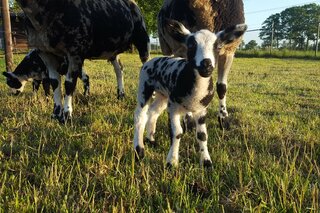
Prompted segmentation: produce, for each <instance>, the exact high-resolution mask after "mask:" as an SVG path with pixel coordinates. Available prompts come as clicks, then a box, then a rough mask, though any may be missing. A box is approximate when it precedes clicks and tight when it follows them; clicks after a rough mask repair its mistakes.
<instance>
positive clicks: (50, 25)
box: [17, 0, 150, 122]
mask: <svg viewBox="0 0 320 213" xmlns="http://www.w3.org/2000/svg"><path fill="white" fill-rule="evenodd" d="M17 2H18V4H19V5H20V6H21V8H22V10H23V11H24V13H25V15H26V17H27V34H28V41H29V45H30V46H32V47H35V48H38V49H40V50H41V53H42V54H41V58H42V59H43V61H44V63H45V64H46V66H47V68H48V70H49V76H50V80H51V84H52V86H53V88H54V101H55V105H54V114H53V116H54V117H56V118H58V119H59V120H60V121H61V122H64V121H65V119H66V118H69V117H71V116H72V111H73V108H72V96H73V93H74V90H75V86H76V82H77V78H78V76H80V75H81V68H82V66H83V62H84V59H96V58H103V59H107V60H110V61H111V62H112V64H113V66H114V68H115V71H116V75H117V80H118V96H119V97H121V96H123V95H124V89H123V77H122V70H121V66H120V65H119V62H118V58H117V56H118V54H120V53H122V52H124V51H126V50H128V49H129V48H130V47H131V45H132V44H133V45H135V46H136V48H137V49H138V51H139V55H140V59H141V61H142V62H145V61H147V59H148V57H149V46H150V44H149V36H148V33H147V31H146V26H145V22H144V19H143V16H142V14H141V11H140V9H139V8H138V6H137V5H136V3H135V2H134V1H133V0H69V1H66V0H34V1H30V0H17ZM56 56H67V58H68V62H69V67H68V72H67V74H66V80H65V92H66V95H65V98H64V106H63V105H62V100H61V86H60V84H61V82H60V80H56V79H58V78H59V77H58V75H59V74H58V73H57V72H56V70H55V69H56V64H55V63H56V62H55V61H56V60H55V57H56ZM62 106H63V107H62Z"/></svg>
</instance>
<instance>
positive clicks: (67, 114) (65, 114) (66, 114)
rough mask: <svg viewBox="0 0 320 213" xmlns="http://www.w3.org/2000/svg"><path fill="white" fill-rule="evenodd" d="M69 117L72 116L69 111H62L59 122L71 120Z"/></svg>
mask: <svg viewBox="0 0 320 213" xmlns="http://www.w3.org/2000/svg"><path fill="white" fill-rule="evenodd" d="M71 118H72V116H71V113H70V112H64V113H63V117H62V119H61V121H60V123H63V124H65V123H67V122H68V121H71Z"/></svg>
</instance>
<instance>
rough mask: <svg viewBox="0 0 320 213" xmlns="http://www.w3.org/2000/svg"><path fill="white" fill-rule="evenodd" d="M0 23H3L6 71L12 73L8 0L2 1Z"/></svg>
mask: <svg viewBox="0 0 320 213" xmlns="http://www.w3.org/2000/svg"><path fill="white" fill-rule="evenodd" d="M2 21H3V29H4V48H5V59H6V70H7V71H12V68H13V54H12V37H11V23H10V12H9V3H8V0H2Z"/></svg>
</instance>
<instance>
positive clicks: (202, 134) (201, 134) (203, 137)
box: [197, 132, 207, 141]
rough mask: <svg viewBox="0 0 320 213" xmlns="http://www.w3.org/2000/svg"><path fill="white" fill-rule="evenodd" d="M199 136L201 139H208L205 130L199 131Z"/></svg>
mask: <svg viewBox="0 0 320 213" xmlns="http://www.w3.org/2000/svg"><path fill="white" fill-rule="evenodd" d="M197 138H198V140H200V141H206V140H207V134H206V133H204V132H198V133H197Z"/></svg>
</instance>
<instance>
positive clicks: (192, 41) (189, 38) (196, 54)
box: [166, 19, 247, 77]
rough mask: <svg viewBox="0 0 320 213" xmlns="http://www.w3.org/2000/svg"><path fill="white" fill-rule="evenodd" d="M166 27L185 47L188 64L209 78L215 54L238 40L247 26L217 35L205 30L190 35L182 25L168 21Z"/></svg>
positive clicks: (236, 27)
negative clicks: (224, 46)
mask: <svg viewBox="0 0 320 213" xmlns="http://www.w3.org/2000/svg"><path fill="white" fill-rule="evenodd" d="M166 27H167V31H168V33H169V34H170V36H171V37H172V38H173V39H175V40H176V41H177V42H179V43H181V44H183V45H185V46H186V49H187V60H188V62H189V63H191V64H193V66H195V67H196V68H197V70H199V74H200V75H201V76H202V77H209V76H211V74H212V72H213V69H214V67H215V64H216V59H215V52H217V51H218V49H219V48H221V47H222V46H223V45H225V44H228V43H231V42H233V41H234V40H236V39H238V38H239V37H240V36H242V35H243V34H244V32H245V31H246V29H247V25H245V24H238V25H234V26H231V27H229V28H227V29H225V30H223V31H220V32H218V33H212V32H210V31H209V30H206V29H202V30H199V31H197V32H194V33H191V32H190V31H189V30H188V29H187V28H185V27H184V25H183V24H182V23H180V22H178V21H175V20H169V19H167V20H166Z"/></svg>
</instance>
